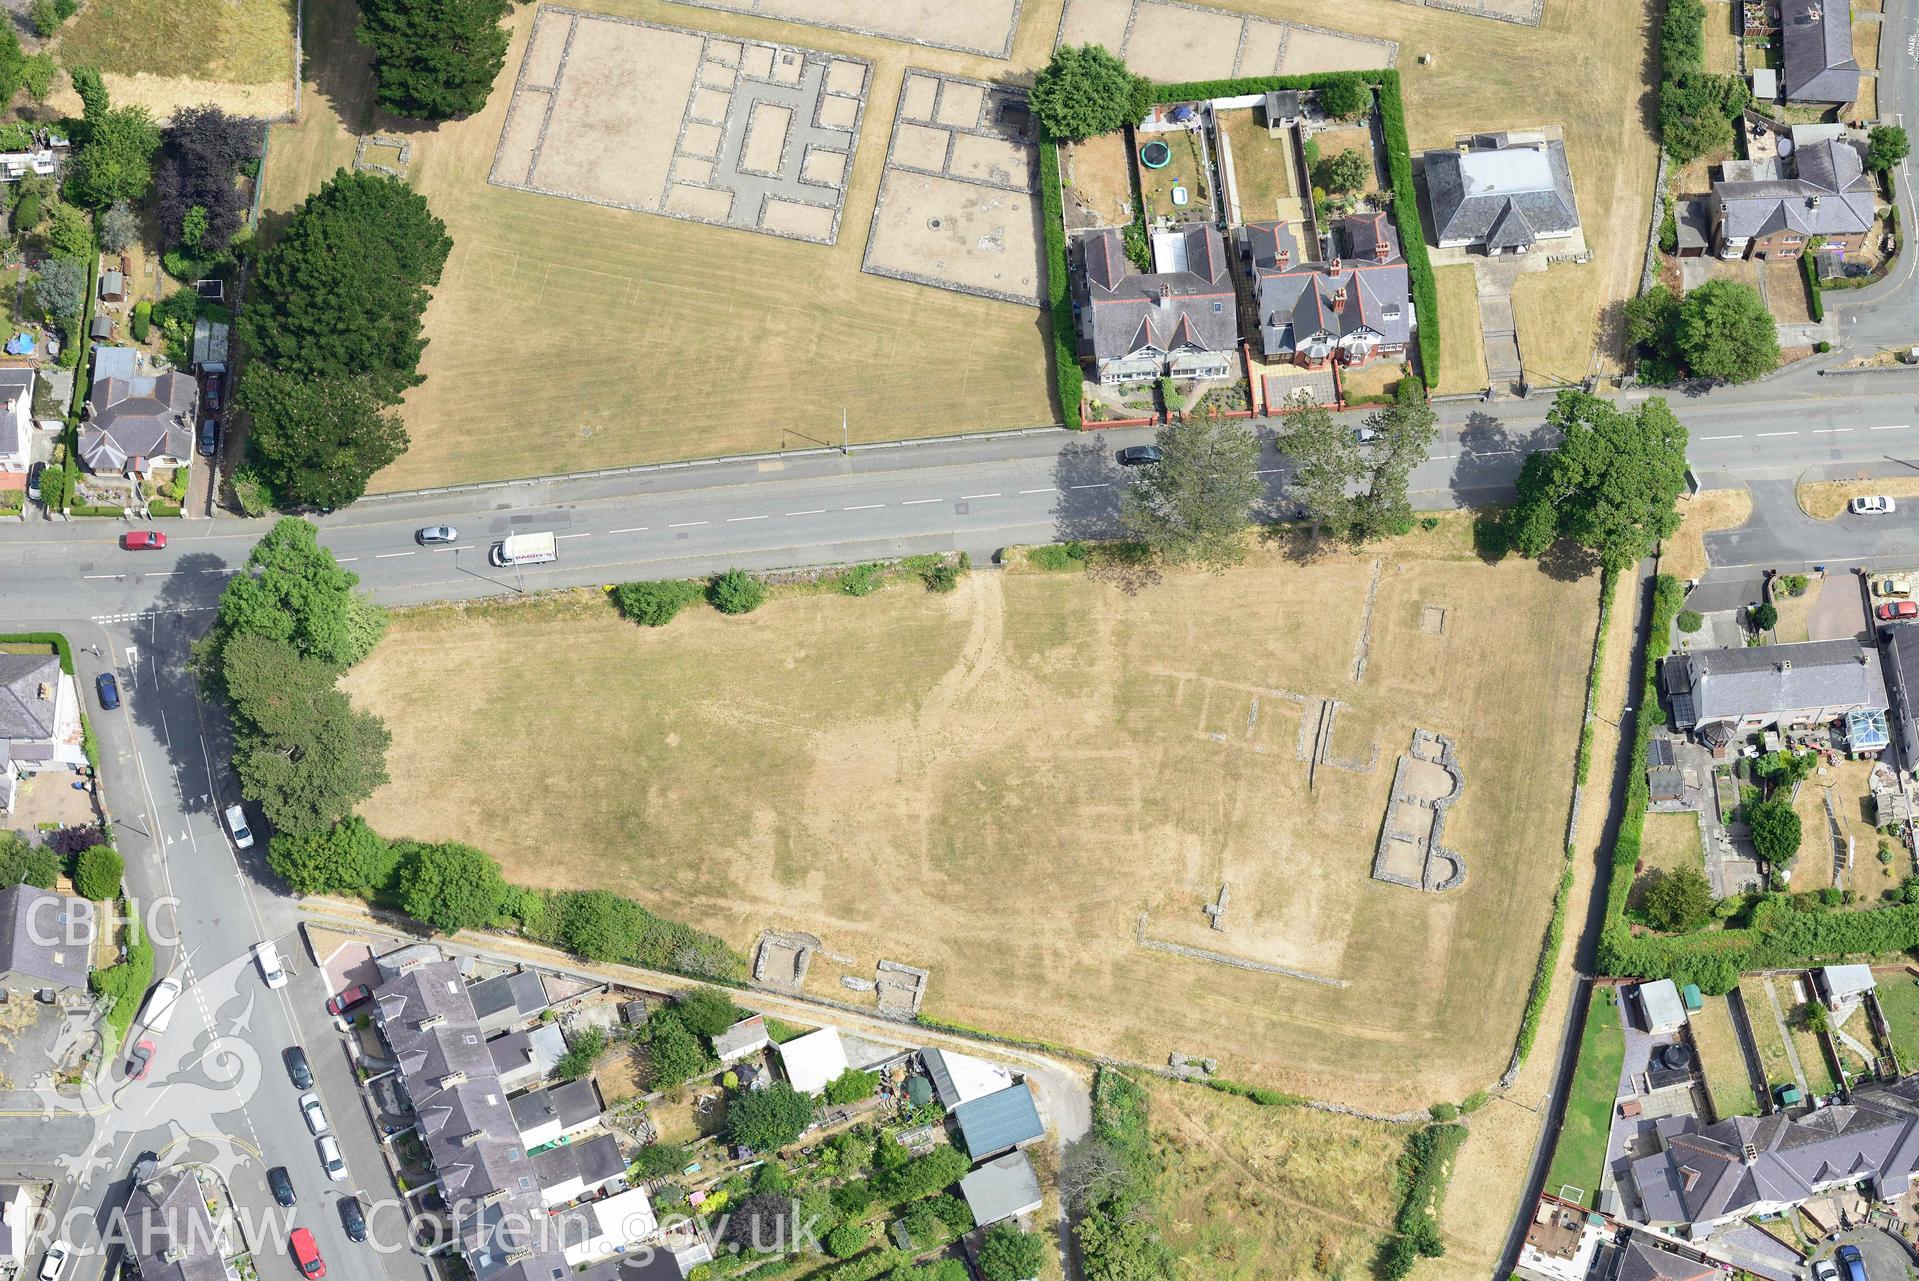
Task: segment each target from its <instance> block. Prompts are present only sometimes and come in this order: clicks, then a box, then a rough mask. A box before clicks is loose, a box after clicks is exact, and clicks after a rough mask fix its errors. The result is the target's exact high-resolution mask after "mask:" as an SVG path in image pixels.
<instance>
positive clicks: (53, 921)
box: [0, 885, 94, 988]
mask: <svg viewBox="0 0 1919 1281" xmlns="http://www.w3.org/2000/svg"><path fill="white" fill-rule="evenodd" d="M93 936H94V914H93V904H91V903H89V902H87V901H86V900H85V899H83V898H69V897H67V896H66V895H65V894H56V893H54V892H53V891H52V890H43V889H39V888H37V887H35V886H32V885H9V886H8V887H7V888H6V889H4V890H0V972H4V973H9V974H15V975H18V976H20V977H21V978H24V979H31V980H34V981H37V982H40V983H44V984H48V985H50V986H53V987H66V988H83V987H85V986H86V985H87V971H88V970H89V969H90V968H91V966H90V964H89V961H90V958H91V957H92V955H93Z"/></svg>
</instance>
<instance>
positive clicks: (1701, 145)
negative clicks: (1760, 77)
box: [1659, 68, 1751, 164]
mask: <svg viewBox="0 0 1919 1281" xmlns="http://www.w3.org/2000/svg"><path fill="white" fill-rule="evenodd" d="M1750 98H1751V95H1750V94H1749V93H1748V92H1747V90H1746V84H1745V81H1743V80H1741V79H1740V78H1739V77H1738V76H1720V75H1713V74H1712V73H1711V72H1708V71H1704V70H1701V69H1696V68H1688V69H1686V70H1684V71H1681V72H1680V73H1679V74H1678V75H1677V76H1671V75H1669V76H1668V77H1667V79H1666V80H1665V81H1664V82H1662V83H1661V85H1660V87H1659V138H1660V141H1661V142H1662V143H1663V144H1664V145H1665V148H1666V151H1667V154H1669V155H1671V156H1672V158H1673V159H1674V160H1677V161H1679V162H1680V163H1681V164H1685V163H1686V162H1688V161H1691V160H1696V159H1698V158H1699V157H1700V156H1703V155H1706V154H1707V153H1709V152H1713V151H1718V150H1721V149H1723V148H1726V147H1730V146H1731V145H1732V134H1733V126H1732V122H1733V121H1734V120H1736V119H1738V117H1739V113H1740V112H1742V111H1744V110H1745V109H1746V104H1747V102H1748V101H1750Z"/></svg>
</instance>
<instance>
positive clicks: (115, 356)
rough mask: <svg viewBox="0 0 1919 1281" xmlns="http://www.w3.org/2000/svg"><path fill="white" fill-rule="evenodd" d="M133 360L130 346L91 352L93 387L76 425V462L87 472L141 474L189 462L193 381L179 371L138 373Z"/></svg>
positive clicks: (99, 348) (181, 465)
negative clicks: (77, 456) (77, 440)
mask: <svg viewBox="0 0 1919 1281" xmlns="http://www.w3.org/2000/svg"><path fill="white" fill-rule="evenodd" d="M121 353H125V355H122V354H121ZM134 357H135V353H134V350H133V348H131V347H96V348H95V349H94V367H93V386H92V387H91V388H90V389H89V390H88V392H87V406H86V419H85V421H84V422H82V423H81V424H80V457H81V459H82V460H83V461H84V462H85V463H86V465H87V467H88V469H89V470H91V471H94V472H98V473H101V474H106V473H124V474H126V475H129V476H133V475H146V474H147V473H148V472H150V471H152V469H153V468H155V467H183V466H185V465H186V464H187V463H188V462H189V461H190V460H191V459H192V457H193V416H194V406H195V403H196V400H197V391H196V389H195V387H194V384H193V379H192V378H191V377H189V376H188V375H187V374H184V373H181V372H180V371H179V370H169V371H168V372H166V373H164V374H159V375H151V374H140V373H137V372H135V370H136V369H137V363H136V361H135V359H134Z"/></svg>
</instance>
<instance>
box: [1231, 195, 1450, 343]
mask: <svg viewBox="0 0 1919 1281" xmlns="http://www.w3.org/2000/svg"><path fill="white" fill-rule="evenodd" d="M1340 232H1341V236H1342V238H1343V239H1344V241H1345V249H1346V256H1344V257H1339V258H1334V259H1333V260H1332V261H1331V262H1311V261H1306V260H1304V255H1302V254H1301V252H1300V248H1299V238H1298V237H1297V236H1296V235H1295V234H1294V233H1293V230H1292V228H1290V227H1289V226H1287V225H1286V224H1285V223H1283V222H1255V223H1248V224H1247V225H1246V226H1244V227H1242V228H1241V229H1240V252H1241V254H1242V255H1243V256H1244V257H1245V259H1246V261H1247V263H1248V264H1249V266H1250V267H1251V269H1252V274H1253V279H1254V282H1255V285H1256V287H1257V289H1258V293H1259V339H1260V350H1261V351H1263V352H1264V353H1265V355H1266V356H1267V358H1268V359H1273V360H1290V361H1292V362H1293V363H1294V364H1296V365H1304V366H1306V367H1307V368H1309V369H1321V368H1324V367H1325V366H1326V365H1327V364H1329V363H1331V362H1333V361H1337V362H1338V363H1340V364H1342V365H1364V364H1365V363H1366V362H1367V361H1369V360H1371V359H1372V358H1373V357H1375V356H1388V357H1399V356H1403V355H1405V353H1406V343H1407V341H1408V339H1409V338H1410V337H1411V336H1412V331H1413V325H1414V321H1413V305H1412V294H1411V282H1410V278H1409V277H1408V275H1407V272H1406V260H1405V259H1404V258H1403V257H1401V256H1400V246H1399V232H1398V230H1397V229H1395V228H1394V227H1393V225H1392V223H1391V222H1389V221H1388V220H1387V218H1386V215H1385V214H1384V213H1373V214H1359V215H1354V216H1352V217H1349V218H1346V219H1344V220H1343V221H1342V223H1341V226H1340Z"/></svg>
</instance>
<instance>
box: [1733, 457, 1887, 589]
mask: <svg viewBox="0 0 1919 1281" xmlns="http://www.w3.org/2000/svg"><path fill="white" fill-rule="evenodd" d="M1750 488H1751V490H1752V518H1751V519H1750V520H1748V521H1747V522H1746V523H1745V524H1743V525H1741V526H1739V527H1738V528H1737V529H1724V530H1719V531H1717V532H1715V533H1710V534H1707V535H1706V555H1707V556H1708V557H1709V558H1710V559H1711V561H1712V565H1713V573H1712V575H1710V577H1712V578H1714V579H1718V578H1719V577H1720V576H1721V572H1722V571H1727V570H1740V569H1745V570H1748V571H1751V570H1753V569H1779V570H1782V571H1791V570H1797V569H1800V568H1802V567H1804V566H1809V565H1820V564H1823V565H1826V566H1827V567H1828V568H1832V567H1840V568H1847V569H1849V568H1851V567H1852V566H1853V565H1855V564H1868V565H1871V564H1875V563H1876V562H1878V561H1881V560H1885V559H1888V558H1898V557H1919V504H1902V505H1901V506H1900V507H1899V508H1898V510H1896V511H1894V512H1893V513H1892V514H1891V515H1889V516H1853V515H1850V514H1848V515H1842V516H1839V517H1836V518H1834V519H1832V520H1814V519H1813V518H1812V517H1810V516H1808V515H1806V513H1805V512H1803V511H1801V510H1800V509H1799V501H1798V499H1796V498H1795V497H1794V496H1793V482H1792V481H1790V480H1756V481H1753V482H1752V483H1751V486H1750Z"/></svg>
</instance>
